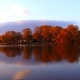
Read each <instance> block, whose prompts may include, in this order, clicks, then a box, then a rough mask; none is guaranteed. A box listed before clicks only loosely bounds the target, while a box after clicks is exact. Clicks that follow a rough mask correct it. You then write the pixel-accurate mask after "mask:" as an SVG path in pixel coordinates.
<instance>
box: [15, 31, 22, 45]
mask: <svg viewBox="0 0 80 80" xmlns="http://www.w3.org/2000/svg"><path fill="white" fill-rule="evenodd" d="M16 40H17V43H20V40H22V33H21V32H16Z"/></svg>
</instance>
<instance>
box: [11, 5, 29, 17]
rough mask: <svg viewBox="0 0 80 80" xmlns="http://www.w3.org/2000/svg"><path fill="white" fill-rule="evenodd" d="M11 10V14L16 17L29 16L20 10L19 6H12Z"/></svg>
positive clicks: (23, 10) (25, 11)
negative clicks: (16, 15)
mask: <svg viewBox="0 0 80 80" xmlns="http://www.w3.org/2000/svg"><path fill="white" fill-rule="evenodd" d="M11 10H12V12H13V13H15V14H18V15H23V16H29V15H30V12H29V11H27V10H25V9H24V8H22V7H21V6H19V5H12V6H11Z"/></svg>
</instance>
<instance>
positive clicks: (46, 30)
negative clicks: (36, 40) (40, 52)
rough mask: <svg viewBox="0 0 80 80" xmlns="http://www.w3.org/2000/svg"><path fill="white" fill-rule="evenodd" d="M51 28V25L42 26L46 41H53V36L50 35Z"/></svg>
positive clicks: (41, 29) (42, 33) (42, 34)
mask: <svg viewBox="0 0 80 80" xmlns="http://www.w3.org/2000/svg"><path fill="white" fill-rule="evenodd" d="M50 29H51V26H49V25H42V26H40V31H41V36H42V37H43V39H44V40H45V41H50V40H51V34H50Z"/></svg>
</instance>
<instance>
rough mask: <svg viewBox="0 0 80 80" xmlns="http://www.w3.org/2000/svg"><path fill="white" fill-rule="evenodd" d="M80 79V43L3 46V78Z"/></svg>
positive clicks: (0, 74)
mask: <svg viewBox="0 0 80 80" xmlns="http://www.w3.org/2000/svg"><path fill="white" fill-rule="evenodd" d="M16 79H19V80H80V46H71V45H26V46H25V45H21V46H0V80H16Z"/></svg>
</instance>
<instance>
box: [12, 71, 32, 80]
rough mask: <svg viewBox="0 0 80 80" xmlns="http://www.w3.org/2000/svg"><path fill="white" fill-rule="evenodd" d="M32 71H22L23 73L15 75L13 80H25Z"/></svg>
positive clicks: (19, 72)
mask: <svg viewBox="0 0 80 80" xmlns="http://www.w3.org/2000/svg"><path fill="white" fill-rule="evenodd" d="M30 71H31V70H22V71H18V72H17V73H15V74H14V76H13V80H19V79H22V78H24V77H25V76H26V75H27V74H29V73H30Z"/></svg>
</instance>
